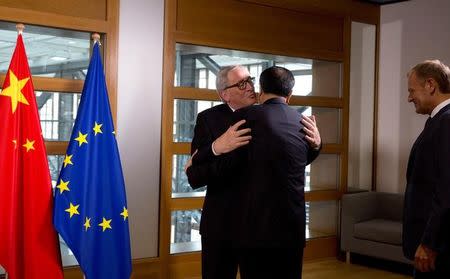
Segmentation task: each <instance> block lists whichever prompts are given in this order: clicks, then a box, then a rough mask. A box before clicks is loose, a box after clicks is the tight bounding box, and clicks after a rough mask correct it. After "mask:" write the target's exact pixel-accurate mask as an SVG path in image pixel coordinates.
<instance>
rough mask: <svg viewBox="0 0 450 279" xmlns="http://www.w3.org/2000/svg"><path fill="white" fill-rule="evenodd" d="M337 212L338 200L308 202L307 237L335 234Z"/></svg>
mask: <svg viewBox="0 0 450 279" xmlns="http://www.w3.org/2000/svg"><path fill="white" fill-rule="evenodd" d="M337 214H338V207H337V201H314V202H306V238H307V239H310V238H319V237H327V236H335V235H336V234H337V219H338V215H337Z"/></svg>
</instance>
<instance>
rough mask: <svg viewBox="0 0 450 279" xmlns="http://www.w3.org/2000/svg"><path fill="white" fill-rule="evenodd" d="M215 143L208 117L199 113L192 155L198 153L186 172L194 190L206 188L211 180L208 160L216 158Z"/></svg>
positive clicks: (192, 144)
mask: <svg viewBox="0 0 450 279" xmlns="http://www.w3.org/2000/svg"><path fill="white" fill-rule="evenodd" d="M213 141H214V139H213V135H212V132H211V130H210V128H209V127H208V124H207V121H206V116H205V114H203V113H199V114H198V116H197V121H196V124H195V128H194V138H193V139H192V143H191V155H192V154H193V153H194V152H195V151H197V154H195V156H194V157H193V159H192V165H191V166H190V167H189V168H188V169H187V170H186V175H187V178H188V181H189V184H190V185H191V187H192V188H193V189H197V188H199V187H202V186H205V185H206V184H207V182H208V180H209V177H207V174H208V169H207V165H208V163H207V162H208V160H210V158H212V157H213V156H214V154H213V153H212V150H211V144H212V142H213Z"/></svg>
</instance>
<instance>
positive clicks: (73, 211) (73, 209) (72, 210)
mask: <svg viewBox="0 0 450 279" xmlns="http://www.w3.org/2000/svg"><path fill="white" fill-rule="evenodd" d="M78 207H80V205H73V204H72V203H70V205H69V208H67V209H66V210H65V211H66V212H69V213H70V218H72V216H73V215H75V214H77V215H80V212H78Z"/></svg>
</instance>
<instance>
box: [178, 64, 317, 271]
mask: <svg viewBox="0 0 450 279" xmlns="http://www.w3.org/2000/svg"><path fill="white" fill-rule="evenodd" d="M216 87H217V91H218V93H219V95H220V97H221V99H222V100H223V101H224V102H225V104H222V105H219V106H216V107H213V108H211V109H208V110H206V111H204V112H201V113H199V115H198V116H197V123H196V127H195V135H194V139H193V142H192V146H191V154H193V156H192V157H191V159H190V160H189V162H188V164H187V165H186V167H185V169H186V174H187V176H188V179H189V183H190V184H191V186H192V187H193V188H198V187H201V186H204V185H208V187H207V193H206V197H205V201H204V205H203V212H202V221H201V225H200V233H201V235H202V276H203V278H236V272H237V265H238V256H239V255H238V253H237V250H236V247H237V245H236V231H235V230H234V229H236V228H238V226H239V223H238V220H237V218H236V217H237V216H238V212H237V210H239V206H238V202H237V200H238V199H239V197H237V196H238V192H239V189H238V182H239V178H238V177H236V173H228V174H227V173H226V172H224V171H223V168H221V164H219V162H218V161H220V160H221V159H223V156H219V155H221V154H225V153H228V152H230V151H232V150H234V149H236V148H238V147H240V146H243V145H245V144H248V142H249V140H250V139H251V136H247V135H246V134H247V133H249V132H250V129H248V128H247V129H241V130H238V128H239V127H240V126H241V125H242V124H243V123H244V122H245V121H243V120H241V121H238V120H235V121H233V117H232V115H233V114H232V112H233V111H234V110H235V109H238V108H242V107H247V106H249V105H251V104H253V103H254V102H255V99H254V96H255V95H254V91H253V82H252V79H251V78H250V75H249V73H248V71H247V69H245V68H243V67H241V66H230V67H225V68H223V69H222V70H221V71H220V72H219V74H218V76H217V81H216ZM299 120H300V118H298V119H297V122H298V121H299ZM301 121H302V123H304V133H306V134H307V136H306V138H307V139H308V141H309V142H310V144H311V146H315V147H318V146H320V144H321V140H320V134H319V131H318V129H317V127H316V123H315V118H314V117H311V118H308V117H305V118H303V119H302V120H301ZM233 123H235V124H234V125H231V124H233ZM228 154H229V153H228ZM219 158H221V159H219ZM228 158H229V157H226V159H228ZM238 229H239V228H238Z"/></svg>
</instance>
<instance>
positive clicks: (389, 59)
mask: <svg viewBox="0 0 450 279" xmlns="http://www.w3.org/2000/svg"><path fill="white" fill-rule="evenodd" d="M449 11H450V1H448V0H412V1H407V2H402V3H396V4H391V5H384V6H381V20H380V22H381V29H380V59H379V80H378V86H379V87H378V90H379V97H378V98H379V99H378V102H379V103H378V138H377V142H378V150H377V191H382V192H403V191H404V189H405V183H406V165H407V162H408V156H409V151H410V149H411V146H412V144H413V143H414V140H415V139H416V137H417V136H418V134H419V133H420V131H421V130H422V128H423V125H424V123H425V120H426V116H423V115H417V114H416V113H415V109H414V105H413V104H410V103H408V102H407V95H408V92H407V79H406V73H407V72H408V70H409V69H411V68H412V67H413V66H414V65H416V64H417V63H420V62H422V61H423V60H425V59H440V60H441V61H443V62H444V63H445V64H447V65H449V64H450V28H449V26H450V16H449Z"/></svg>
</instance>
